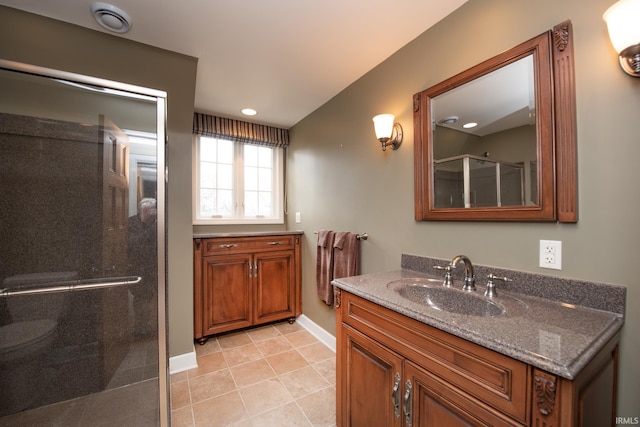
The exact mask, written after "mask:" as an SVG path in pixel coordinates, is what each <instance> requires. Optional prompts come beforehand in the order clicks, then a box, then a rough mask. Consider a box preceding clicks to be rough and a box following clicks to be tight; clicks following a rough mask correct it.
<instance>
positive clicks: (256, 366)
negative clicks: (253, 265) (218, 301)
mask: <svg viewBox="0 0 640 427" xmlns="http://www.w3.org/2000/svg"><path fill="white" fill-rule="evenodd" d="M196 355H197V359H198V367H197V368H195V369H191V370H189V371H186V372H180V373H177V374H174V375H172V376H171V425H172V426H173V427H183V426H185V427H186V426H193V427H204V426H207V427H208V426H234V427H249V426H251V427H273V426H278V427H288V426H307V427H309V426H318V427H319V426H327V427H331V426H335V425H336V417H335V415H336V406H335V394H336V388H335V376H336V374H335V353H334V352H333V351H332V350H330V349H329V348H328V347H326V346H325V345H324V344H322V343H321V342H320V341H318V340H317V339H316V338H315V337H314V336H313V335H311V334H310V333H309V332H307V331H306V330H305V329H304V328H302V327H301V326H299V325H298V324H296V323H294V324H293V325H290V324H289V323H287V322H283V323H277V324H273V325H268V326H263V327H258V328H255V329H248V330H244V331H239V332H233V333H228V334H224V335H220V336H217V337H214V338H211V339H209V341H208V342H207V343H206V344H205V345H202V346H200V345H198V344H196Z"/></svg>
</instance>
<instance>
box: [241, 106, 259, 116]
mask: <svg viewBox="0 0 640 427" xmlns="http://www.w3.org/2000/svg"><path fill="white" fill-rule="evenodd" d="M242 114H244V115H245V116H255V115H256V114H258V112H257V111H256V110H254V109H253V108H243V109H242Z"/></svg>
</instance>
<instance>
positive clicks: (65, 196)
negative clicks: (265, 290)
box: [0, 113, 157, 424]
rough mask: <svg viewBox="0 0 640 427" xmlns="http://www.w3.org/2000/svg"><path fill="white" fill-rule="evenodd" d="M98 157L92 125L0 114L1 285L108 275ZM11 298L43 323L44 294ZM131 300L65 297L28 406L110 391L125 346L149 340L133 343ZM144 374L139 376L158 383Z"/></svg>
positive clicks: (102, 295)
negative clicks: (40, 384)
mask: <svg viewBox="0 0 640 427" xmlns="http://www.w3.org/2000/svg"><path fill="white" fill-rule="evenodd" d="M102 150H103V148H102V144H101V141H100V129H99V127H98V126H95V125H82V124H76V123H67V122H60V121H54V120H49V119H38V118H33V117H25V116H15V115H9V114H3V113H0V236H1V239H2V243H1V244H0V283H2V282H3V281H4V280H5V279H6V278H9V277H12V276H14V277H15V276H16V275H25V274H33V273H50V272H76V273H77V274H78V279H91V278H100V277H108V276H109V275H110V274H111V273H110V272H109V271H104V268H102V262H101V258H100V257H101V253H102V251H103V248H102V244H101V243H102V242H101V239H102V225H101V219H100V218H101V215H102V191H103V189H102V182H101V179H102V169H103V165H102V162H103V153H102ZM133 185H135V180H134V181H133ZM133 203H135V201H133ZM153 249H154V248H150V249H149V250H150V252H151V253H152V254H153V253H155V252H154V250H153ZM124 250H125V251H126V250H127V249H126V248H124ZM150 259H152V261H151V262H152V265H146V266H145V265H140V264H137V265H134V266H132V269H129V266H125V270H126V269H129V271H127V274H129V273H131V274H136V275H138V274H139V272H138V270H145V271H149V270H155V269H156V264H155V261H154V259H153V257H150ZM140 275H141V274H140ZM17 286H19V285H17ZM3 287H4V286H3ZM145 292H147V295H145V297H146V299H147V300H148V301H149V303H150V304H153V301H154V297H155V292H156V288H155V287H154V286H153V285H152V286H147V287H145ZM10 298H22V299H27V298H29V299H31V300H32V301H36V304H37V305H40V306H42V310H37V311H36V312H34V313H33V316H32V318H33V319H37V318H38V317H42V316H43V315H42V314H39V313H44V312H46V311H47V310H46V308H47V307H46V305H47V303H48V301H50V299H48V298H47V296H46V295H45V296H12V297H10ZM132 299H133V297H132V295H131V294H130V292H129V289H128V288H127V287H120V288H112V289H101V290H91V291H81V292H66V293H65V302H64V309H63V312H62V313H61V315H60V317H59V319H58V329H57V342H56V344H55V346H54V348H53V350H52V351H51V352H50V354H49V357H48V360H47V363H49V365H50V368H51V369H50V372H51V378H50V380H49V382H48V386H47V389H46V390H45V391H43V393H42V394H43V397H42V399H41V400H40V401H39V402H38V403H37V404H35V405H37V406H40V405H43V404H50V403H55V402H58V401H62V400H68V399H72V398H75V397H78V396H82V395H86V394H90V393H95V392H99V391H101V390H104V389H105V388H107V387H108V386H109V383H110V382H111V379H112V378H113V376H114V374H115V369H117V367H118V366H119V365H120V363H121V361H122V360H123V358H124V357H125V355H126V353H127V351H128V349H129V346H130V344H131V343H133V342H134V340H136V339H138V340H140V339H145V340H148V339H149V336H146V337H143V338H136V337H135V336H134V331H133V325H134V314H133V312H132V310H133V307H132V304H130V302H131V300H132ZM11 322H12V318H11V314H10V313H9V311H8V308H7V306H6V298H0V325H4V324H8V323H11ZM156 332H157V331H151V333H150V334H149V335H150V336H151V337H154V336H157V333H156ZM153 339H155V338H153ZM155 365H156V366H157V361H156V362H155ZM147 371H148V372H147V373H146V377H150V376H157V372H155V373H154V372H153V371H149V370H148V369H147ZM154 374H155V375H154ZM146 377H145V376H142V375H137V376H136V379H137V380H138V381H140V380H144V379H146ZM0 424H1V422H0Z"/></svg>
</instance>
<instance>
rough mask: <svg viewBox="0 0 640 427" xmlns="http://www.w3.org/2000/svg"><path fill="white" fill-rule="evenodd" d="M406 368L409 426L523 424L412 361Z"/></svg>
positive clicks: (439, 426) (496, 425)
mask: <svg viewBox="0 0 640 427" xmlns="http://www.w3.org/2000/svg"><path fill="white" fill-rule="evenodd" d="M404 369H405V371H404V372H405V379H404V382H405V393H406V388H407V386H406V384H408V383H410V384H411V386H410V389H411V392H410V396H409V399H407V402H403V404H404V405H405V408H406V411H407V412H409V415H408V416H407V418H408V420H405V426H407V427H442V426H447V427H463V426H464V427H476V426H487V427H488V426H494V427H500V426H505V427H506V426H520V425H521V424H519V423H517V422H515V421H514V420H511V419H509V418H507V417H506V416H504V415H502V414H500V413H498V412H497V411H495V410H494V409H493V408H491V407H489V406H487V405H485V404H483V403H481V402H480V401H478V400H476V399H474V398H472V397H471V396H469V395H468V394H466V393H465V392H463V391H461V390H459V389H457V388H456V387H454V386H452V385H451V384H449V383H448V382H446V381H445V380H443V379H442V378H440V377H438V376H437V375H434V374H433V373H431V372H428V371H426V370H424V369H422V368H420V367H419V366H417V365H415V364H413V363H411V362H409V361H406V362H405V365H404ZM403 397H404V396H403ZM406 405H409V406H408V407H407V406H406ZM403 417H405V414H404V413H403Z"/></svg>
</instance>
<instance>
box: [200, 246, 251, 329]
mask: <svg viewBox="0 0 640 427" xmlns="http://www.w3.org/2000/svg"><path fill="white" fill-rule="evenodd" d="M250 266H252V257H251V255H250V254H238V255H220V256H210V257H204V258H203V263H202V269H203V272H202V282H203V290H202V322H203V325H202V326H203V328H202V330H203V335H211V334H216V333H219V332H225V331H230V330H233V329H238V328H244V327H247V326H251V324H252V303H253V302H252V289H251V278H250V277H249V269H250Z"/></svg>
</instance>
